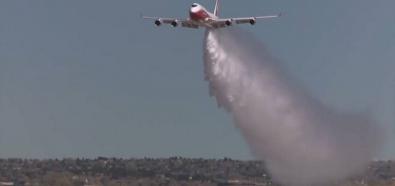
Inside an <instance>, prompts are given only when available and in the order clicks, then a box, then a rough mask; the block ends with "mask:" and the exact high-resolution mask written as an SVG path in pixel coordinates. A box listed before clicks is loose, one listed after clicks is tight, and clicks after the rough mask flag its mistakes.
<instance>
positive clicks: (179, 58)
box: [0, 0, 395, 159]
mask: <svg viewBox="0 0 395 186" xmlns="http://www.w3.org/2000/svg"><path fill="white" fill-rule="evenodd" d="M193 2H194V1H189V0H171V1H170V0H168V1H157V0H133V1H130V0H115V1H109V0H84V1H81V0H68V1H54V0H45V1H44V0H35V1H30V0H18V1H0V157H25V158H54V157H81V156H84V157H96V156H117V157H144V156H148V157H168V156H187V157H205V158H221V157H224V156H227V157H232V158H238V159H249V158H251V155H250V153H249V150H248V148H247V146H246V144H245V142H244V140H243V139H242V137H241V135H240V133H239V132H238V130H237V129H236V128H235V127H234V125H233V124H232V122H231V120H230V116H229V115H228V114H227V113H225V112H224V111H222V110H219V109H217V108H216V104H215V101H214V100H213V99H212V98H210V97H209V95H208V88H207V83H206V82H204V80H203V65H202V38H203V30H198V31H196V30H188V29H173V28H171V27H167V26H164V27H160V28H156V27H154V25H153V24H152V23H151V22H149V21H145V20H141V19H140V18H139V13H140V12H142V13H144V14H147V15H152V16H166V17H168V16H169V17H185V16H187V11H188V7H189V6H190V4H192V3H193ZM199 3H201V4H203V5H205V6H206V7H207V8H209V9H211V8H212V6H213V0H201V1H199ZM393 7H395V1H388V0H377V1H371V0H347V1H344V0H332V1H323V0H322V1H314V0H299V1H285V0H265V1H262V0H249V1H248V3H247V4H246V1H236V0H234V1H231V0H224V1H223V2H222V6H221V8H222V9H221V11H222V12H221V15H222V16H247V15H248V16H249V15H261V14H263V15H265V14H272V13H278V12H283V13H284V14H285V16H284V17H282V18H280V19H277V20H273V21H267V22H260V23H259V24H257V25H256V26H255V27H251V26H248V25H245V26H242V27H243V29H246V30H249V31H251V32H252V33H254V34H255V35H256V36H257V38H259V39H260V40H262V41H263V42H265V43H266V45H267V47H268V48H269V49H270V51H271V52H272V53H273V55H274V56H275V57H277V58H278V59H280V61H282V62H284V63H285V64H286V65H285V66H286V67H287V68H288V70H289V71H290V73H291V75H292V76H293V77H295V78H296V79H297V80H299V81H300V82H301V83H302V84H304V85H305V86H306V88H308V90H309V91H310V92H312V94H313V95H314V96H316V97H317V98H320V99H321V100H323V101H324V102H326V103H327V104H330V105H332V106H334V107H336V108H340V109H345V110H350V109H352V110H360V111H364V110H371V111H373V112H374V114H375V115H376V117H377V118H378V120H379V121H380V123H381V125H382V126H385V127H386V129H387V131H389V133H392V134H393V133H395V127H394V125H395V119H394V114H395V106H394V105H395V99H394V96H395V75H394V72H393V70H394V69H395V61H394V59H395V52H394V51H395V24H394V17H395V11H393ZM392 141H395V139H394V138H392ZM394 145H395V143H394V142H392V143H389V144H387V145H386V150H385V152H383V156H382V157H383V158H392V159H393V158H395V148H394Z"/></svg>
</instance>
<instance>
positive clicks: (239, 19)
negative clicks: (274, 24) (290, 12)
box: [231, 14, 281, 25]
mask: <svg viewBox="0 0 395 186" xmlns="http://www.w3.org/2000/svg"><path fill="white" fill-rule="evenodd" d="M280 16H281V14H277V15H268V16H256V17H237V18H231V20H233V21H234V22H235V23H236V24H245V23H250V24H252V25H253V24H255V23H256V21H257V20H259V19H271V18H277V17H280Z"/></svg>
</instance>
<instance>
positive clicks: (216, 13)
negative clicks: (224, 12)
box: [214, 0, 219, 16]
mask: <svg viewBox="0 0 395 186" xmlns="http://www.w3.org/2000/svg"><path fill="white" fill-rule="evenodd" d="M214 15H215V16H218V15H219V0H215V8H214Z"/></svg>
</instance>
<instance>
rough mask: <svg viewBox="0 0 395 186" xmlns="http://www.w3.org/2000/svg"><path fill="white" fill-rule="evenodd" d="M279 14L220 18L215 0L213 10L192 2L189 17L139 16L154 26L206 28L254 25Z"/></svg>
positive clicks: (217, 1)
mask: <svg viewBox="0 0 395 186" xmlns="http://www.w3.org/2000/svg"><path fill="white" fill-rule="evenodd" d="M280 16H281V14H277V15H268V16H255V17H236V18H220V17H219V0H215V7H214V12H210V11H208V10H207V9H206V8H205V7H203V6H202V5H200V4H198V3H193V4H192V5H191V7H190V9H189V18H187V19H177V18H163V17H148V16H141V17H142V18H143V19H151V20H154V23H155V25H156V26H161V25H162V24H170V25H171V26H173V27H177V26H179V25H180V26H182V27H186V28H195V29H198V28H199V27H203V28H207V29H218V28H224V27H229V26H232V25H233V24H246V23H247V24H248V23H249V24H251V25H255V24H256V22H257V20H259V19H270V18H276V17H280Z"/></svg>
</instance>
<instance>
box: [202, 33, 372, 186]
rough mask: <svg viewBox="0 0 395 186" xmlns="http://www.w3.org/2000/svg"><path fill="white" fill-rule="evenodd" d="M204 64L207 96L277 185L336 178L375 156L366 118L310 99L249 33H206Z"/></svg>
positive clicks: (354, 171)
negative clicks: (231, 122) (227, 117)
mask: <svg viewBox="0 0 395 186" xmlns="http://www.w3.org/2000/svg"><path fill="white" fill-rule="evenodd" d="M204 63H205V75H206V80H207V81H208V82H209V86H210V94H211V95H212V96H214V97H215V98H216V100H217V103H218V105H219V106H221V107H223V108H224V109H226V110H227V111H229V112H230V113H231V114H232V117H233V119H234V122H235V123H236V126H237V127H238V128H239V129H240V130H241V132H242V134H243V136H244V137H245V139H246V140H247V142H248V144H249V145H250V147H251V150H252V152H253V154H254V155H255V156H256V157H257V158H259V159H261V160H263V161H265V162H266V165H267V168H268V170H269V171H270V173H271V175H272V177H273V179H274V180H275V181H276V182H279V183H282V184H285V185H307V184H320V183H325V182H330V181H336V180H339V179H343V178H346V177H348V176H351V175H354V174H356V173H359V172H360V171H362V170H364V169H365V168H366V167H367V165H368V163H369V162H370V161H371V160H372V159H373V158H374V156H375V155H376V152H377V150H378V146H379V140H378V129H377V125H375V123H374V122H373V120H372V119H371V118H370V117H369V115H366V114H354V113H341V112H339V111H336V110H334V109H331V108H328V107H327V106H326V105H324V104H322V103H321V102H320V101H318V100H317V99H314V98H313V97H312V96H310V95H309V94H308V93H307V92H306V91H305V90H304V89H303V88H302V87H301V86H298V85H297V83H295V82H294V81H293V80H292V79H291V78H289V77H288V76H287V73H285V72H284V68H282V67H281V64H280V63H279V62H278V61H276V60H275V59H273V58H272V57H271V56H270V55H269V53H268V52H267V51H266V50H265V48H264V46H263V44H262V43H260V42H258V41H257V39H255V38H253V36H252V35H251V34H249V33H247V32H244V31H242V30H240V29H237V28H232V29H217V30H208V31H207V32H206V35H205V41H204Z"/></svg>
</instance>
